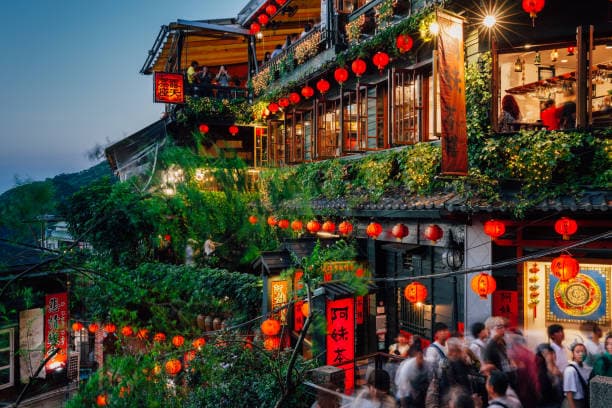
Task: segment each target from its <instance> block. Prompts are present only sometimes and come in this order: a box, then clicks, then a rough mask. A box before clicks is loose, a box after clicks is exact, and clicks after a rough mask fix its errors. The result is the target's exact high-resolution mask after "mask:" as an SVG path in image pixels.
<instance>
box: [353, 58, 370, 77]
mask: <svg viewBox="0 0 612 408" xmlns="http://www.w3.org/2000/svg"><path fill="white" fill-rule="evenodd" d="M367 68H368V66H367V64H366V62H365V61H364V60H362V59H361V58H357V59H356V60H355V61H353V63H352V64H351V70H352V71H353V73H354V74H355V75H356V76H357V77H360V76H362V75H363V74H364V73H365V72H366V69H367Z"/></svg>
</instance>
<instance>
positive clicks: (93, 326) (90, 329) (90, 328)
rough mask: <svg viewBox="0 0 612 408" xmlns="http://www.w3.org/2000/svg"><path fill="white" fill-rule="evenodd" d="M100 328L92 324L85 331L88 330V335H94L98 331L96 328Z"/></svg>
mask: <svg viewBox="0 0 612 408" xmlns="http://www.w3.org/2000/svg"><path fill="white" fill-rule="evenodd" d="M99 327H100V326H98V325H97V324H96V323H92V324H90V325H89V326H88V327H87V330H89V332H90V333H95V332H97V331H98V328H99Z"/></svg>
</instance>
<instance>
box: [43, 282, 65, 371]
mask: <svg viewBox="0 0 612 408" xmlns="http://www.w3.org/2000/svg"><path fill="white" fill-rule="evenodd" d="M68 320H69V317H68V294H67V293H66V292H62V293H55V294H53V295H46V296H45V356H48V355H49V354H50V353H51V352H52V351H53V350H55V349H56V348H58V349H59V351H58V352H57V354H55V355H54V356H53V357H52V358H51V359H50V360H49V361H47V364H46V365H45V370H46V371H47V372H49V371H53V370H55V369H58V368H62V367H63V368H66V363H67V361H68V330H67V328H68Z"/></svg>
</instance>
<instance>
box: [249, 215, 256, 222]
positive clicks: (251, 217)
mask: <svg viewBox="0 0 612 408" xmlns="http://www.w3.org/2000/svg"><path fill="white" fill-rule="evenodd" d="M249 222H250V223H251V224H257V217H256V216H254V215H251V216H250V217H249Z"/></svg>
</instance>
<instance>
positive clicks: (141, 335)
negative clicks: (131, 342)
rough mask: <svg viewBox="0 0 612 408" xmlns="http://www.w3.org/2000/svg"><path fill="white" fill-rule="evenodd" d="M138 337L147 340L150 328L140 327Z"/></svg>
mask: <svg viewBox="0 0 612 408" xmlns="http://www.w3.org/2000/svg"><path fill="white" fill-rule="evenodd" d="M136 337H138V338H139V339H140V340H146V339H148V338H149V330H147V329H140V330H138V332H137V333H136Z"/></svg>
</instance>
